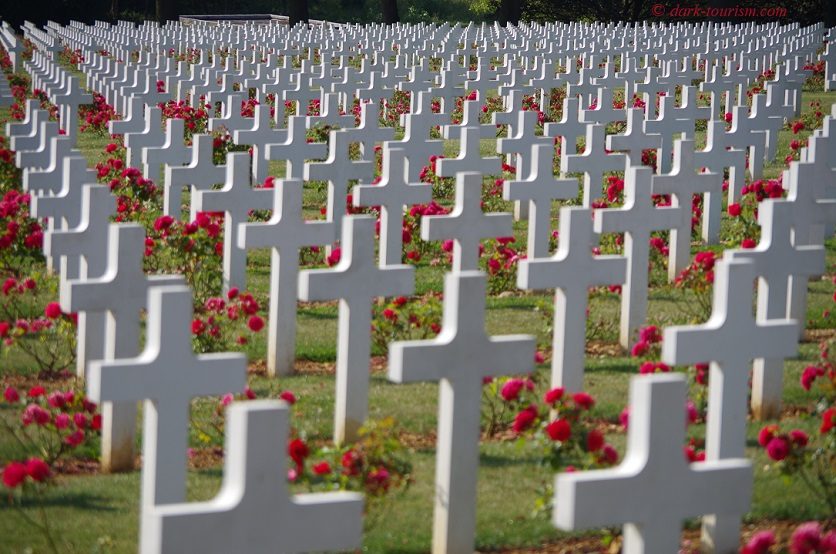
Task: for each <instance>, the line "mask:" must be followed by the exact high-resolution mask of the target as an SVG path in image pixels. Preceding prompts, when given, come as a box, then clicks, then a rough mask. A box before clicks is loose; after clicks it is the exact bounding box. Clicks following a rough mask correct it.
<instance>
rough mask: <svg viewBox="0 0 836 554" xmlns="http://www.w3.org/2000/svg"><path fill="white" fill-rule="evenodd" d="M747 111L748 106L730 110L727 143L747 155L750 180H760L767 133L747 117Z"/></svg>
mask: <svg viewBox="0 0 836 554" xmlns="http://www.w3.org/2000/svg"><path fill="white" fill-rule="evenodd" d="M748 109H749V108H748V106H734V107H733V108H732V127H731V129H730V130H729V131H728V133H726V134H727V135H728V137H727V143H728V145H730V146H733V147H735V148H742V149H744V150H746V151H747V152H748V153H749V175H751V177H752V179H760V178H761V174H762V173H763V163H764V158H765V157H766V139H767V133H766V131H765V130H763V129H761V128H760V125H758V122H757V121H756V120H755V118H752V117H749V115H748Z"/></svg>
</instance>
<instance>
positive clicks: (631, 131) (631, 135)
mask: <svg viewBox="0 0 836 554" xmlns="http://www.w3.org/2000/svg"><path fill="white" fill-rule="evenodd" d="M661 146H662V136H661V135H657V134H654V133H645V132H644V110H643V109H642V108H630V109H628V110H627V129H626V130H625V132H624V133H622V134H620V135H609V136H608V137H607V150H613V151H615V152H627V159H628V163H629V164H630V165H641V164H642V153H643V152H644V151H645V150H656V151H657V152H658V150H659V148H661Z"/></svg>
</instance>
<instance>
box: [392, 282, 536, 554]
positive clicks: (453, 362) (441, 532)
mask: <svg viewBox="0 0 836 554" xmlns="http://www.w3.org/2000/svg"><path fill="white" fill-rule="evenodd" d="M486 283H487V277H486V275H485V274H484V273H482V272H480V271H462V272H459V271H453V272H450V273H447V274H446V275H445V277H444V315H443V321H442V324H441V333H440V334H439V335H438V336H437V337H435V338H434V339H430V340H418V341H404V342H394V343H392V344H390V346H389V379H390V380H392V381H394V382H396V383H412V382H416V381H437V382H439V384H440V388H439V400H438V446H437V448H436V469H435V509H434V514H433V548H432V551H433V553H434V554H443V553H453V552H457V553H458V552H462V553H464V552H473V550H474V542H475V537H476V474H477V472H476V470H477V468H478V467H479V436H480V430H479V421H480V405H481V399H482V380H483V379H484V378H485V377H488V376H498V375H507V374H517V373H528V372H530V371H531V370H533V369H534V349H535V343H534V339H533V337H530V336H526V335H503V336H498V337H496V336H489V335H487V334H486V333H485V298H486V286H487V285H486Z"/></svg>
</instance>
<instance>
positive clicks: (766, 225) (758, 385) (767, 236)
mask: <svg viewBox="0 0 836 554" xmlns="http://www.w3.org/2000/svg"><path fill="white" fill-rule="evenodd" d="M794 212H795V210H794V206H793V203H792V202H789V201H786V200H774V199H767V200H764V201H763V202H761V203H760V204H759V205H758V223H760V225H761V240H760V243H759V244H758V246H756V247H755V248H753V249H751V250H742V249H741V250H730V251H728V253H727V255H728V256H729V257H730V259H732V260H750V261H751V262H752V263H754V265H755V274H756V275H757V276H758V294H757V311H756V315H757V317H759V318H761V319H764V320H770V319H784V318H786V317H787V316H788V313H787V307H788V306H787V304H788V302H787V299H788V287H789V281H790V279H791V278H793V277H794V276H796V277H795V278H801V277H805V278H809V277H811V276H814V275H821V274H822V273H823V272H824V248H823V247H822V246H821V245H815V246H797V245H794V244H793V240H792V239H793V236H792V230H793V217H798V216H799V215H800V214H798V213H797V212H796V213H794ZM783 376H784V359H783V358H772V359H765V358H756V359H755V363H754V366H753V368H752V402H751V404H752V412H753V414H754V415H755V417H757V418H758V419H761V420H764V419H777V418H779V416H780V415H781V394H782V392H783V387H784V379H783Z"/></svg>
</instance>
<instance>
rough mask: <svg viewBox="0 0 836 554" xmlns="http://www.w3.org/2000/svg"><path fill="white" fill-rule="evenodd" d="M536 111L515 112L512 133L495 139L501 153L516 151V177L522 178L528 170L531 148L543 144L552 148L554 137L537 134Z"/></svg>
mask: <svg viewBox="0 0 836 554" xmlns="http://www.w3.org/2000/svg"><path fill="white" fill-rule="evenodd" d="M537 118H538V115H537V112H535V111H531V110H529V111H521V112H517V122H516V125H514V135H513V136H510V137H509V138H500V139H497V141H496V149H497V150H498V151H499V152H500V153H502V154H509V159H510V154H511V153H516V154H517V155H516V156H515V157H514V158H515V162H514V166H515V167H516V168H517V177H519V178H524V176H526V175H528V174H529V172H530V168H529V164H530V163H531V162H530V161H529V158H530V156H531V155H532V152H533V149H534V147H535V146H538V145H545V146H548V147H550V148H552V149H554V139H553V138H552V137H548V136H538V135H536V134H535V131H536V130H537Z"/></svg>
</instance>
